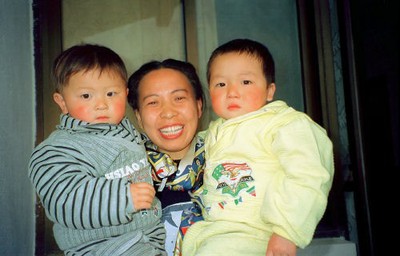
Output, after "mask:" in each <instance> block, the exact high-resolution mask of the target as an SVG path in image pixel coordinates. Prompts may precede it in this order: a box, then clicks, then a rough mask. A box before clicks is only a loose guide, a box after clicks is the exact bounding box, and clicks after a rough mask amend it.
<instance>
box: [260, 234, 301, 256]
mask: <svg viewBox="0 0 400 256" xmlns="http://www.w3.org/2000/svg"><path fill="white" fill-rule="evenodd" d="M296 250H297V247H296V245H295V244H294V243H293V242H292V241H290V240H288V239H286V238H284V237H281V236H279V235H277V234H275V233H274V234H272V236H271V238H270V239H269V242H268V247H267V253H266V256H296Z"/></svg>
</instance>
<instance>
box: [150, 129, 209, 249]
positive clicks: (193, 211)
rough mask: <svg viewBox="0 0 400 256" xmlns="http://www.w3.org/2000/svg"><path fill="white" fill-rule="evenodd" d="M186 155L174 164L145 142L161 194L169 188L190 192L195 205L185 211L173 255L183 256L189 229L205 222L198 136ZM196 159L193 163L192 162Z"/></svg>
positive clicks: (202, 161) (201, 150)
mask: <svg viewBox="0 0 400 256" xmlns="http://www.w3.org/2000/svg"><path fill="white" fill-rule="evenodd" d="M194 143H195V145H194V147H193V145H192V146H191V148H190V150H189V152H188V153H187V154H186V156H185V157H184V158H183V159H181V160H180V161H179V162H176V161H174V160H173V159H172V158H171V157H170V156H169V155H168V154H165V153H162V152H159V151H157V146H156V145H154V144H153V143H152V142H151V141H150V140H148V141H147V142H146V144H145V145H146V151H147V157H148V159H149V162H150V164H151V165H152V166H153V168H152V178H153V181H154V183H155V186H158V191H162V190H163V189H170V190H173V191H182V192H183V193H185V191H187V193H189V195H190V197H191V201H192V202H193V206H192V207H191V208H189V209H188V210H185V211H183V213H182V217H181V224H180V226H179V232H178V237H177V240H176V244H175V250H174V256H180V255H181V250H182V240H183V237H184V235H185V233H186V231H187V229H188V228H189V227H190V226H191V225H192V224H193V223H195V222H196V221H199V220H203V217H202V214H201V212H202V209H204V205H203V203H202V200H201V197H200V195H201V192H202V185H203V173H204V168H205V157H204V155H205V152H204V140H203V139H202V138H201V137H200V136H197V137H196V138H195V139H194ZM192 159H193V160H192Z"/></svg>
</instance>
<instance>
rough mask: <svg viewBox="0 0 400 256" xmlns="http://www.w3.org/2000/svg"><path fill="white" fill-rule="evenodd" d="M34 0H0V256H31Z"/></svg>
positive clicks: (32, 215) (33, 129)
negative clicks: (30, 161)
mask: <svg viewBox="0 0 400 256" xmlns="http://www.w3.org/2000/svg"><path fill="white" fill-rule="evenodd" d="M31 6H32V3H31V1H30V0H12V1H11V0H1V1H0V202H1V207H0V255H13V256H19V255H23V256H29V255H34V240H35V236H34V234H35V229H34V218H35V214H34V210H35V209H34V200H35V196H34V192H33V189H32V186H31V183H30V181H29V179H28V167H27V166H28V161H29V156H30V153H31V152H32V149H33V144H34V137H35V135H34V134H35V118H34V111H35V106H34V88H35V84H34V65H33V46H32V45H33V39H32V37H33V30H32V23H33V22H32V11H31V9H32V8H31Z"/></svg>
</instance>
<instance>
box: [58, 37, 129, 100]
mask: <svg viewBox="0 0 400 256" xmlns="http://www.w3.org/2000/svg"><path fill="white" fill-rule="evenodd" d="M97 68H98V69H99V70H100V72H102V71H103V70H112V71H115V72H117V73H118V74H119V75H120V76H121V78H122V79H123V80H124V81H126V80H127V78H128V74H127V71H126V67H125V64H124V62H123V61H122V59H121V57H120V56H119V55H118V54H117V53H115V52H114V51H113V50H111V49H110V48H107V47H105V46H101V45H95V44H80V45H75V46H72V47H70V48H68V49H67V50H65V51H63V52H62V53H61V54H60V55H59V56H58V57H57V58H56V59H55V60H54V63H53V69H52V79H53V82H54V84H55V87H56V92H61V91H62V89H63V87H64V86H65V85H66V84H68V81H69V79H70V78H71V76H72V75H74V74H76V73H78V72H81V71H83V72H85V71H89V70H93V69H97Z"/></svg>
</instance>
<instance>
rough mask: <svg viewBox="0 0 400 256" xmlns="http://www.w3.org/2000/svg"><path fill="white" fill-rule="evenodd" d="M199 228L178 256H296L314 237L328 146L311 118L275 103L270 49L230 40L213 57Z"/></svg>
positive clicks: (327, 174)
mask: <svg viewBox="0 0 400 256" xmlns="http://www.w3.org/2000/svg"><path fill="white" fill-rule="evenodd" d="M207 81H208V85H209V91H210V96H211V103H212V107H213V110H214V112H215V113H216V114H217V115H218V116H219V117H220V118H219V119H217V120H216V121H214V122H212V123H211V124H210V127H209V129H208V132H207V135H206V138H205V152H206V169H205V172H204V191H203V194H202V196H203V200H204V205H205V209H204V212H203V214H204V221H200V222H197V223H195V224H194V225H193V226H191V227H190V228H189V230H188V231H187V233H186V235H185V239H184V241H183V255H185V256H190V255H231V256H232V255H267V256H269V255H290V256H294V255H296V250H297V247H299V248H304V247H305V246H307V245H308V244H309V243H310V242H311V240H312V237H313V234H314V232H315V228H316V226H317V224H318V222H319V221H320V220H321V218H322V216H323V214H324V212H325V209H326V205H327V198H328V194H329V191H330V188H331V185H332V179H333V174H334V164H333V149H332V142H331V140H330V139H329V137H328V136H327V134H326V131H325V130H324V129H323V128H322V127H321V126H319V125H318V124H317V123H315V122H314V121H313V120H311V118H310V117H309V116H307V115H306V114H305V113H303V112H299V111H296V110H294V109H293V108H291V107H289V106H288V105H287V104H286V103H285V102H283V101H280V100H277V101H273V96H274V93H275V88H276V86H275V67H274V60H273V57H272V55H271V53H270V52H269V50H268V48H267V47H266V46H264V45H263V44H261V43H259V42H256V41H253V40H249V39H235V40H232V41H229V42H227V43H226V44H223V45H221V46H220V47H218V48H217V49H216V50H214V52H213V53H212V55H211V57H210V59H209V61H208V66H207Z"/></svg>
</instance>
